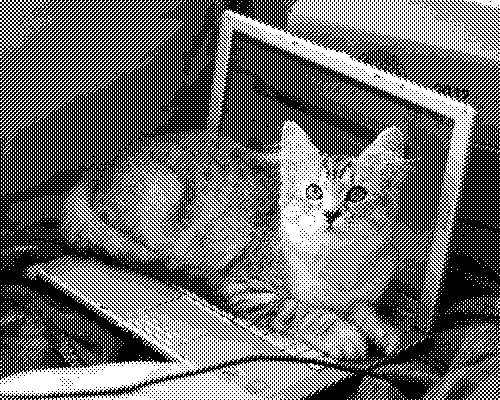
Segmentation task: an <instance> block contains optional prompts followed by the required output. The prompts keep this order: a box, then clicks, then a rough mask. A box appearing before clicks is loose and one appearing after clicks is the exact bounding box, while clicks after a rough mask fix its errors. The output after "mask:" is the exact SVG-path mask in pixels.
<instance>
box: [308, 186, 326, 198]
mask: <svg viewBox="0 0 500 400" xmlns="http://www.w3.org/2000/svg"><path fill="white" fill-rule="evenodd" d="M306 197H307V198H308V199H310V200H321V199H322V198H323V191H322V190H321V188H320V187H319V186H318V185H316V184H315V183H311V184H310V185H309V186H308V187H307V189H306Z"/></svg>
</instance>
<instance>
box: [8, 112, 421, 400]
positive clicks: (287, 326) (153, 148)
mask: <svg viewBox="0 0 500 400" xmlns="http://www.w3.org/2000/svg"><path fill="white" fill-rule="evenodd" d="M405 140H406V138H405V135H404V134H403V133H402V132H401V131H400V130H399V129H397V128H396V127H391V128H388V129H386V130H384V131H383V132H382V133H380V134H379V135H378V137H377V138H376V140H375V141H374V142H373V143H372V144H370V145H369V146H368V147H367V148H366V149H365V150H364V151H363V152H362V153H361V154H360V155H359V156H357V157H341V156H327V155H324V154H321V152H320V151H319V150H318V149H317V148H316V147H315V146H314V145H313V143H312V142H311V140H310V139H309V137H308V135H307V134H306V133H305V132H304V131H303V130H302V129H301V128H300V127H299V126H298V125H297V124H296V123H295V122H291V121H287V122H285V124H284V125H283V128H282V137H281V142H280V150H279V154H278V156H276V154H271V155H269V154H267V155H266V154H264V155H255V154H254V155H253V156H251V157H249V158H248V159H252V160H253V161H252V162H254V163H255V161H257V164H259V168H257V169H254V170H253V171H252V168H250V167H249V166H248V164H246V163H245V162H244V161H242V160H241V159H240V157H238V155H234V154H233V153H232V152H231V151H229V152H228V151H227V150H228V148H232V149H233V150H234V149H235V147H234V146H233V147H231V146H229V147H226V146H224V145H221V146H220V148H219V150H221V151H219V153H218V154H216V152H215V151H214V150H215V149H214V148H213V147H212V148H210V147H208V148H205V149H203V147H204V146H203V145H202V149H201V150H199V149H197V146H196V143H195V141H193V140H192V138H189V137H188V140H187V143H188V144H189V146H190V147H189V148H187V147H183V146H182V145H179V144H177V143H170V142H169V143H163V142H160V143H156V144H148V145H147V146H146V147H145V148H143V149H141V150H139V151H136V152H135V154H134V155H132V156H125V157H123V159H122V161H120V162H118V163H117V164H116V167H115V168H112V169H110V170H107V171H106V172H105V173H103V174H98V173H96V174H94V176H92V175H89V176H87V177H86V178H85V179H84V180H83V181H82V182H81V183H80V184H79V185H78V186H77V187H76V188H75V189H74V190H73V191H72V192H71V194H70V195H69V197H68V199H67V201H66V204H65V210H66V212H65V217H64V220H63V230H64V232H65V234H66V235H67V238H68V240H69V241H70V242H71V243H73V244H74V245H76V246H77V247H79V248H81V249H89V248H90V249H94V250H100V251H102V252H104V253H107V254H108V255H112V256H115V257H118V258H120V259H122V260H123V261H125V262H128V263H129V264H130V265H131V266H134V265H135V266H137V264H140V265H142V266H143V265H145V264H148V263H149V262H151V261H152V260H157V261H158V260H159V261H162V265H163V266H164V267H165V268H166V269H167V270H168V269H175V265H173V264H175V263H176V262H179V263H180V264H182V265H185V266H186V267H187V268H188V269H191V270H193V271H197V272H195V273H194V274H193V273H192V274H191V276H196V275H197V274H205V275H209V276H211V279H209V281H210V284H211V286H210V290H211V291H212V292H213V295H214V298H215V299H216V301H217V302H218V303H219V304H220V305H221V306H222V307H225V308H227V309H229V310H230V311H231V312H232V313H233V314H235V315H237V316H240V317H242V318H245V319H247V320H248V321H249V322H251V323H254V324H255V325H257V326H260V327H264V328H266V329H270V330H272V331H275V332H277V333H279V334H282V335H292V336H294V337H300V338H301V339H302V340H304V341H306V342H308V343H309V344H310V345H311V346H313V347H314V348H316V349H317V350H319V351H321V352H322V353H323V355H326V356H330V357H334V358H347V359H352V358H360V357H364V356H366V355H367V340H368V338H369V337H370V339H375V340H376V337H377V335H378V336H379V337H380V332H379V331H380V327H381V326H383V325H382V324H381V323H380V321H379V320H378V316H377V314H376V312H375V311H374V310H373V309H372V308H371V306H370V305H369V302H372V301H374V300H375V299H376V298H377V297H378V296H380V294H381V292H382V291H383V290H384V288H385V286H386V284H387V281H388V279H390V277H391V275H392V273H393V271H394V269H395V268H396V267H397V252H396V251H395V249H394V248H393V247H394V246H393V245H392V243H391V236H393V235H395V234H397V233H396V232H397V231H396V227H397V225H398V224H397V218H396V211H397V208H398V185H399V183H400V182H401V180H402V179H403V178H404V177H405V176H406V174H407V173H408V171H409V170H410V169H411V167H412V160H406V159H404V158H403V149H404V145H405ZM207 149H208V151H207ZM210 153H213V154H210ZM250 164H251V163H250ZM276 164H279V168H278V170H279V171H278V172H276V168H275V167H276ZM263 165H264V166H265V168H264V169H266V168H267V169H268V172H269V171H271V173H268V174H263V175H260V178H259V174H258V173H256V171H258V170H259V169H261V168H262V166H263ZM277 181H278V183H279V186H277V185H276V183H277ZM277 188H279V190H278V192H279V193H278V196H277V197H275V196H273V195H274V194H276V192H277V190H276V189H277ZM262 193H267V195H265V196H262ZM269 196H270V197H269ZM274 201H276V203H277V207H276V208H273V207H272V206H271V207H267V206H266V205H268V204H273V202H274ZM217 204H218V205H219V207H217V206H216V205H217ZM256 210H257V211H258V212H256ZM259 212H260V214H259ZM259 221H260V222H259ZM211 255H215V257H214V258H213V259H212V260H210V258H209V257H210V256H211ZM209 261H211V262H209ZM200 268H201V270H199V269H200ZM374 270H376V272H377V273H376V274H374V273H370V274H366V271H374ZM156 272H158V271H156ZM176 272H178V269H177V270H176ZM353 310H354V312H353ZM350 315H351V316H352V315H357V319H352V318H349V316H350ZM368 322H371V323H373V325H372V326H369V323H368ZM382 345H383V343H382ZM115 367H116V368H115V369H116V370H114V369H111V370H110V371H112V372H103V373H102V374H101V376H100V377H101V379H104V380H106V381H107V379H108V378H109V377H108V376H107V375H106V374H107V373H110V374H112V375H116V374H118V376H120V371H122V372H123V371H125V370H126V368H128V366H127V365H121V364H118V365H116V366H115ZM130 368H132V370H133V371H135V373H140V371H141V369H144V368H146V369H148V368H163V369H165V368H166V371H164V372H161V373H158V374H159V375H158V376H164V377H166V376H168V375H169V374H170V373H171V369H172V368H174V369H175V368H176V366H175V365H173V366H172V365H171V364H170V363H167V364H164V363H159V364H157V365H153V366H150V365H145V366H142V364H141V363H137V365H135V364H134V365H131V366H130ZM99 369H100V370H101V369H102V367H99ZM148 370H149V369H148ZM58 373H60V374H61V376H62V377H63V378H64V379H65V380H64V382H66V380H67V378H68V377H71V376H72V375H74V374H76V375H75V376H77V377H78V379H79V381H81V382H90V387H91V388H93V387H95V381H94V379H95V376H94V375H95V373H96V372H95V371H94V370H92V369H90V370H88V369H85V368H83V369H77V370H73V369H72V370H69V371H67V370H61V371H59V372H58ZM132 373H134V372H132ZM156 377H157V376H156V375H155V378H156ZM14 378H15V379H14V380H12V382H11V381H10V380H9V381H5V382H0V386H2V385H3V386H5V385H7V386H6V387H5V388H4V387H2V389H5V390H7V391H8V390H11V389H9V388H12V387H15V388H16V389H15V390H16V391H17V389H18V388H20V387H24V385H25V383H24V382H25V380H23V378H24V376H20V377H19V379H18V380H16V379H17V377H14ZM9 379H10V377H9ZM128 383H129V382H128V381H127V382H122V383H121V384H120V383H117V384H118V385H123V386H126V385H127V384H128ZM9 385H11V386H9ZM117 387H118V386H116V387H112V389H116V388H117ZM46 389H47V393H48V394H52V395H55V394H58V395H61V394H64V393H65V392H67V391H68V390H69V389H68V387H67V385H66V386H65V387H61V385H60V384H59V382H55V383H53V382H52V383H51V384H49V385H47V388H46ZM0 390H1V389H0Z"/></svg>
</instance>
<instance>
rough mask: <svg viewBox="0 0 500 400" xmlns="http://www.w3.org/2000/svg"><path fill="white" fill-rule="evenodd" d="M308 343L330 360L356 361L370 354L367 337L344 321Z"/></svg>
mask: <svg viewBox="0 0 500 400" xmlns="http://www.w3.org/2000/svg"><path fill="white" fill-rule="evenodd" d="M308 341H309V344H311V345H312V346H313V347H314V348H315V349H317V350H319V351H321V352H323V353H324V354H325V355H326V356H327V357H330V358H335V359H347V360H356V359H362V358H365V357H366V356H367V354H368V342H367V340H366V337H365V336H364V335H363V334H361V333H360V332H358V331H356V330H355V329H354V328H353V327H352V326H350V325H349V324H348V323H346V322H344V321H340V322H337V323H335V324H332V326H330V328H329V329H328V330H327V331H326V332H324V333H320V334H316V335H312V336H311V337H310V338H309V340H308Z"/></svg>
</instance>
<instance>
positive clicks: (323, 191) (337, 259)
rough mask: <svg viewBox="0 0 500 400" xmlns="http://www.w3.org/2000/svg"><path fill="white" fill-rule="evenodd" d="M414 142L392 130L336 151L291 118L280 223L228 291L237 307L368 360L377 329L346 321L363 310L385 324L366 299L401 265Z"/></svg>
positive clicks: (284, 143)
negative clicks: (344, 153) (358, 147)
mask: <svg viewBox="0 0 500 400" xmlns="http://www.w3.org/2000/svg"><path fill="white" fill-rule="evenodd" d="M405 140H406V139H405V137H404V134H403V133H402V132H401V131H400V130H399V129H397V128H395V127H393V128H389V129H386V130H384V131H383V132H382V133H381V134H380V135H379V136H378V137H377V139H376V140H375V141H374V142H373V143H372V144H370V145H369V146H368V147H367V148H366V149H365V150H364V151H363V152H362V153H361V154H360V155H359V156H358V157H340V156H333V157H331V156H327V155H325V154H321V152H320V151H319V150H318V149H317V148H316V147H315V146H314V145H313V144H312V142H311V141H310V139H309V137H308V135H307V134H306V133H305V132H304V131H303V130H302V129H301V128H300V127H299V126H298V125H297V124H296V123H295V122H291V121H287V122H285V124H284V125H283V128H282V137H281V145H280V147H281V149H280V156H279V160H280V181H281V186H280V191H279V217H278V220H277V223H276V225H277V226H276V227H275V229H274V230H273V229H270V231H269V235H268V236H269V237H268V238H267V239H264V240H261V241H259V242H258V243H257V244H254V245H253V247H252V250H249V251H247V254H246V257H243V258H242V259H240V260H238V262H237V263H235V265H234V270H233V276H232V277H230V278H228V279H227V281H226V285H225V286H224V289H223V290H222V291H221V295H222V296H223V297H225V298H226V299H227V302H228V308H229V309H230V310H232V311H233V312H236V313H239V314H240V315H241V316H243V317H244V318H247V319H249V320H251V321H252V322H254V323H255V324H257V325H260V326H262V327H265V328H268V329H269V328H271V329H273V330H276V331H278V332H281V333H284V334H292V335H295V336H296V335H298V336H300V337H301V338H302V339H305V340H307V341H309V342H310V343H311V344H312V345H314V346H316V347H317V348H318V349H319V350H322V351H324V352H325V353H328V354H329V355H330V356H332V357H346V358H357V357H362V356H364V355H365V354H366V351H367V347H366V336H369V331H370V329H372V328H369V327H365V328H366V329H365V333H366V335H364V334H361V333H360V330H361V331H363V327H354V326H352V324H350V323H348V322H346V318H347V317H348V316H349V313H353V308H357V310H356V313H357V315H362V314H363V313H365V314H366V317H367V319H368V318H369V319H371V320H372V321H373V320H376V319H377V316H376V313H375V312H374V311H373V310H372V309H371V308H370V307H369V306H367V304H369V302H372V301H375V300H376V299H378V298H379V296H380V295H381V294H382V292H383V291H384V289H385V288H386V285H387V283H388V281H389V279H390V278H391V276H392V275H393V273H394V270H395V268H396V267H397V263H398V257H397V251H396V249H395V248H394V247H393V246H392V244H391V237H392V236H393V235H394V234H397V230H396V228H397V225H398V224H397V220H396V211H397V208H398V183H399V182H400V181H401V179H402V178H403V177H404V176H405V175H406V173H407V172H408V170H409V169H410V168H411V165H412V162H411V161H409V160H405V159H404V158H403V150H404V146H405ZM360 308H363V313H360V312H359V309H360ZM358 328H360V329H358Z"/></svg>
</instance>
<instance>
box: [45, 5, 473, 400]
mask: <svg viewBox="0 0 500 400" xmlns="http://www.w3.org/2000/svg"><path fill="white" fill-rule="evenodd" d="M473 118H474V110H473V109H472V108H471V107H470V106H467V105H464V104H461V103H459V102H457V101H455V100H453V99H451V98H448V97H445V96H443V95H440V94H438V93H436V92H433V91H431V90H428V89H425V88H422V87H419V86H417V85H415V84H413V83H411V82H408V81H405V80H403V79H400V78H398V77H395V76H393V75H391V74H389V73H387V72H384V71H382V70H378V69H375V68H372V67H370V66H368V65H366V64H363V63H361V62H358V61H356V60H354V59H352V58H350V57H349V56H348V55H346V54H343V53H338V52H335V51H333V50H328V49H325V48H323V47H320V46H318V45H315V44H313V43H311V42H308V41H306V40H303V39H300V38H298V37H295V36H293V35H291V34H289V33H286V32H283V31H281V30H278V29H275V28H272V27H270V26H267V25H265V24H262V23H259V22H257V21H254V20H252V19H249V18H247V17H244V16H241V15H238V14H236V13H234V12H231V11H226V12H225V13H224V14H223V17H222V20H221V26H220V36H219V42H218V47H217V53H216V61H215V71H214V80H213V86H212V97H211V104H210V112H209V121H208V126H209V129H208V132H209V134H210V140H211V141H213V143H214V144H215V145H216V144H217V142H218V141H219V140H220V139H221V138H222V137H224V136H225V135H229V136H230V137H231V138H232V139H233V140H234V141H235V142H237V143H239V144H241V146H245V147H247V148H251V149H253V150H255V151H256V152H262V154H263V155H265V154H267V153H266V151H267V149H269V148H273V146H274V145H276V144H277V143H279V139H280V131H281V127H282V126H283V124H284V122H285V121H288V120H292V121H295V122H296V123H298V124H299V125H300V126H301V127H302V128H303V129H304V130H305V131H306V132H312V134H314V135H315V138H314V140H315V142H316V143H318V146H320V147H321V146H322V147H323V148H322V150H324V151H325V152H329V153H332V154H338V153H344V154H351V153H352V154H355V153H356V152H359V151H360V149H362V148H363V147H365V146H366V145H367V144H368V143H370V142H372V141H373V140H374V138H375V137H376V135H377V133H379V132H381V131H382V130H383V129H385V128H387V127H390V126H394V125H396V126H398V127H400V128H401V129H405V130H407V131H408V132H409V134H410V138H411V139H410V140H411V144H412V146H411V154H408V157H409V158H414V159H418V160H419V162H418V163H417V165H416V167H415V168H414V170H413V172H412V173H411V174H410V175H409V176H408V177H407V178H406V180H405V181H404V182H403V183H402V190H401V191H402V194H401V204H402V206H401V212H400V214H398V218H399V219H400V220H401V221H400V222H401V223H402V224H403V225H404V226H406V227H408V230H407V232H406V233H405V234H402V235H401V240H400V242H399V244H398V245H399V248H400V250H401V253H402V254H404V262H403V263H402V267H401V268H400V269H399V270H398V271H397V272H396V273H395V274H394V277H393V279H392V280H391V282H390V284H389V285H388V287H387V290H386V292H385V293H384V294H383V295H382V297H381V300H380V304H379V305H380V307H382V309H383V306H384V305H385V306H387V307H388V309H390V310H389V311H387V313H386V314H387V318H388V319H387V321H388V326H390V327H394V329H395V331H396V332H401V333H402V334H403V333H404V335H402V336H401V337H398V341H397V343H396V345H395V346H394V347H393V349H392V350H391V355H395V354H397V353H398V352H400V351H401V350H403V349H404V348H406V347H408V346H411V345H412V344H414V343H415V342H417V341H418V340H421V338H422V337H425V334H426V333H427V332H429V330H430V329H432V326H433V323H434V320H435V318H436V314H437V310H438V306H439V294H440V285H441V280H442V277H443V273H444V271H445V268H446V263H447V258H448V253H449V250H450V240H451V234H452V227H453V224H454V219H455V214H456V209H457V204H458V199H459V196H460V190H461V186H462V178H463V175H464V168H465V165H466V160H467V151H468V147H469V141H470V129H471V124H472V122H473ZM37 276H38V278H39V279H41V280H43V281H45V282H48V283H50V284H51V285H53V286H55V287H56V288H58V289H60V290H62V291H64V292H65V293H66V294H68V295H69V296H71V297H73V298H75V299H76V300H77V301H79V302H81V303H82V304H84V305H85V306H87V307H88V308H90V309H91V310H93V311H95V312H96V313H98V314H99V315H101V316H103V317H105V318H107V319H108V320H109V321H111V322H112V323H114V324H116V325H118V326H120V327H122V328H123V329H125V330H127V331H130V332H132V333H134V334H135V335H136V336H138V337H140V338H141V339H142V340H143V341H144V343H146V344H147V345H148V346H150V347H152V348H153V349H155V350H156V351H158V352H159V353H161V354H163V355H164V356H165V357H167V359H169V360H175V361H177V362H180V363H183V364H185V365H186V366H189V367H193V368H196V367H207V366H210V365H214V364H217V363H220V362H224V361H228V360H234V359H238V358H242V357H243V358H244V357H251V356H255V355H264V356H269V357H270V358H272V357H273V356H276V357H277V356H282V355H290V356H296V357H308V358H310V359H312V358H318V359H320V358H321V357H323V355H322V354H320V353H319V352H318V351H317V350H315V349H312V348H310V347H309V346H308V345H306V344H305V343H301V342H298V341H291V340H288V339H285V338H282V337H279V336H277V335H275V334H273V333H272V332H265V331H262V330H258V329H256V328H255V327H252V326H251V325H249V324H248V323H246V322H245V321H242V320H239V319H238V318H235V317H234V316H232V315H231V314H228V313H226V312H223V311H221V310H220V309H218V308H217V307H216V306H214V305H213V304H210V303H209V302H207V301H206V300H204V299H201V298H199V297H197V296H195V295H193V294H192V293H189V292H187V291H186V290H184V289H182V288H178V287H173V286H169V285H167V284H165V283H162V282H159V281H157V280H155V279H153V278H150V277H146V276H143V275H140V274H137V273H135V272H132V271H123V270H117V269H114V268H113V267H111V266H109V265H106V264H104V263H101V262H100V261H97V260H85V259H77V258H71V257H69V258H63V259H60V260H56V261H55V262H51V263H49V264H41V265H39V266H38V269H37ZM396 299H399V300H398V301H396ZM401 299H402V300H401ZM400 300H401V301H400ZM380 307H379V308H380ZM194 332H196V334H194ZM403 336H404V338H403ZM386 356H387V354H386ZM218 374H219V375H218V376H219V377H220V379H221V380H222V381H225V382H228V385H236V386H238V387H239V388H241V390H242V391H244V392H245V393H248V394H249V396H251V397H253V398H261V399H264V398H276V399H279V398H305V397H308V396H311V395H312V394H313V393H316V392H318V391H321V390H322V389H324V388H326V387H329V386H332V385H335V384H336V383H338V382H341V381H343V380H345V379H347V378H348V377H350V376H352V374H351V373H350V372H347V371H341V370H339V369H336V368H330V367H325V366H318V365H316V364H312V363H309V364H308V363H299V362H297V363H293V362H288V363H287V362H280V361H269V360H268V361H266V362H265V361H255V362H251V363H245V364H240V365H234V366H230V367H227V368H222V369H220V370H219V371H218Z"/></svg>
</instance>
